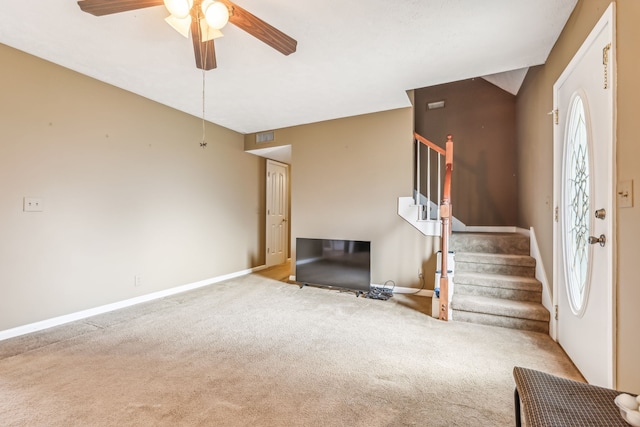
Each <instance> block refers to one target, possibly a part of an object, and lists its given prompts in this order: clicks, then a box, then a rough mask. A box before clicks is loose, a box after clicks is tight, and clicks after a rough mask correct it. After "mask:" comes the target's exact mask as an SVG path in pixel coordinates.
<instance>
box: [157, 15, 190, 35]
mask: <svg viewBox="0 0 640 427" xmlns="http://www.w3.org/2000/svg"><path fill="white" fill-rule="evenodd" d="M164 20H165V21H166V22H167V24H169V25H171V27H173V29H174V30H176V31H177V32H179V33H180V34H182V35H183V36H184V37H185V38H189V31H190V30H191V15H188V16H187V17H186V18H182V19H181V18H176V17H175V16H173V15H169V16H167V17H166V18H165V19H164Z"/></svg>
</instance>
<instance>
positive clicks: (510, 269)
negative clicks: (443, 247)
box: [456, 261, 536, 277]
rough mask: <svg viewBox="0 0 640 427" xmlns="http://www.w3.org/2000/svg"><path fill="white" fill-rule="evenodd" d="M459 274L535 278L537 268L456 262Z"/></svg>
mask: <svg viewBox="0 0 640 427" xmlns="http://www.w3.org/2000/svg"><path fill="white" fill-rule="evenodd" d="M456 272H457V273H465V272H468V273H493V274H508V275H511V276H522V277H535V275H536V269H535V267H522V266H517V265H505V264H480V263H475V262H460V261H456Z"/></svg>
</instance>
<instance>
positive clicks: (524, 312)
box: [450, 232, 550, 334]
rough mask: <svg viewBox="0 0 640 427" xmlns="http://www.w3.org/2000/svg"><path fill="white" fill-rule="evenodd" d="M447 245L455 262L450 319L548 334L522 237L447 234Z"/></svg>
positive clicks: (531, 262) (525, 238) (532, 264)
mask: <svg viewBox="0 0 640 427" xmlns="http://www.w3.org/2000/svg"><path fill="white" fill-rule="evenodd" d="M450 250H451V251H454V252H455V263H456V264H455V265H456V272H455V276H454V279H453V281H454V284H455V293H454V295H453V300H452V303H451V305H452V309H453V310H452V313H453V320H455V321H462V322H471V323H481V324H485V325H493V326H502V327H506V328H513V329H524V330H529V331H536V332H544V333H547V334H548V333H549V319H550V316H549V312H548V311H547V309H545V308H544V307H543V306H542V284H541V283H540V282H539V281H538V280H536V279H535V277H534V276H535V265H536V264H535V260H534V259H533V258H531V257H530V256H529V237H528V236H525V235H523V234H518V233H467V232H465V233H453V235H452V236H451V248H450Z"/></svg>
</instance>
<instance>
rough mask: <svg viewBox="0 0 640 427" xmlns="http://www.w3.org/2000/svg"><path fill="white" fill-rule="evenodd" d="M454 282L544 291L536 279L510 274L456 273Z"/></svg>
mask: <svg viewBox="0 0 640 427" xmlns="http://www.w3.org/2000/svg"><path fill="white" fill-rule="evenodd" d="M454 281H455V283H456V285H457V284H467V285H475V286H486V287H494V288H504V289H517V290H526V291H534V292H541V291H542V284H541V283H540V281H539V280H538V279H536V278H534V277H522V276H512V275H508V274H493V273H471V272H461V273H458V272H456V275H455V277H454Z"/></svg>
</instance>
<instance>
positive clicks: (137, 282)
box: [133, 274, 142, 287]
mask: <svg viewBox="0 0 640 427" xmlns="http://www.w3.org/2000/svg"><path fill="white" fill-rule="evenodd" d="M133 286H135V287H138V286H142V276H141V275H139V274H136V275H135V276H133Z"/></svg>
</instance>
